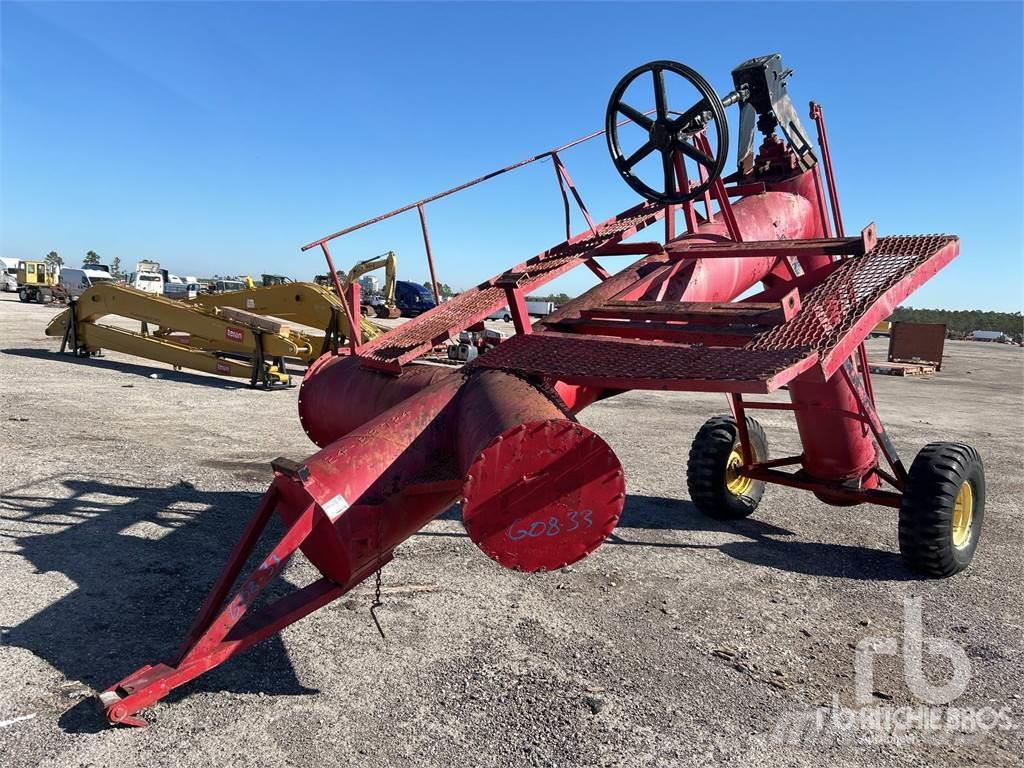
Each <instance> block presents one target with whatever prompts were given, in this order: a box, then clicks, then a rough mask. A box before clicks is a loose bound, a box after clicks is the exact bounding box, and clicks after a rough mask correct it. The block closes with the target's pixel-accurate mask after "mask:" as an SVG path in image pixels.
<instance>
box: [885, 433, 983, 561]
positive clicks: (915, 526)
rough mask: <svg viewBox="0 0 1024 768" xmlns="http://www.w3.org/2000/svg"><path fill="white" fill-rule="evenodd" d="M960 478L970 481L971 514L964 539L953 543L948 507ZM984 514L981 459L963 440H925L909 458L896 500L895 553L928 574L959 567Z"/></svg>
mask: <svg viewBox="0 0 1024 768" xmlns="http://www.w3.org/2000/svg"><path fill="white" fill-rule="evenodd" d="M964 482H968V483H970V485H971V491H972V494H973V500H974V509H973V516H972V519H971V523H970V526H971V527H970V531H969V534H968V539H967V541H966V542H965V543H964V544H963V545H962V546H960V547H956V546H954V544H953V510H954V506H955V504H956V499H957V495H958V494H959V492H960V487H961V486H962V485H963V483H964ZM984 518H985V465H984V464H983V463H982V461H981V456H979V455H978V452H977V451H976V450H974V449H973V448H972V447H971V446H969V445H964V444H963V443H929V444H928V445H926V446H925V447H924V448H922V449H921V451H920V453H918V454H917V456H916V457H915V458H914V463H913V464H911V466H910V471H909V472H908V473H907V487H906V489H905V490H904V492H903V502H902V503H901V505H900V523H899V538H900V553H901V554H902V555H903V559H904V560H905V561H906V563H907V565H909V566H910V567H911V568H913V569H914V570H915V571H918V572H919V573H923V574H924V575H926V576H931V577H932V578H946V577H947V576H952V575H953V574H955V573H959V572H960V571H962V570H963V569H964V568H966V567H967V566H968V565H970V563H971V559H972V558H973V557H974V550H975V549H977V547H978V539H979V538H980V536H981V526H982V522H983V520H984Z"/></svg>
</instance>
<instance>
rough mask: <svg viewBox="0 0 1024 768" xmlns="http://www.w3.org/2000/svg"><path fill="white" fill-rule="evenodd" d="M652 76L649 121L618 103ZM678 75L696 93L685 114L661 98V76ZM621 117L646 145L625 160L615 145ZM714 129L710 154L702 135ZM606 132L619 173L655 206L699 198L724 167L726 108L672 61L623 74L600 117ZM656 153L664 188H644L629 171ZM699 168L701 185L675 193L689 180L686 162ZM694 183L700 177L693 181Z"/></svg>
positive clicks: (699, 80)
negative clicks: (702, 175)
mask: <svg viewBox="0 0 1024 768" xmlns="http://www.w3.org/2000/svg"><path fill="white" fill-rule="evenodd" d="M648 72H649V73H651V75H652V78H653V80H654V104H655V114H654V115H653V116H648V115H646V114H644V113H643V112H641V111H640V110H638V109H636V108H634V107H631V106H630V105H628V104H626V103H625V102H624V101H623V100H622V99H623V96H624V95H625V93H626V89H627V88H629V86H630V85H632V84H633V81H634V80H636V79H637V78H638V77H640V76H641V75H644V74H647V73H648ZM666 72H671V73H674V74H676V75H679V76H680V77H682V78H683V79H684V80H686V81H687V82H688V83H690V85H692V86H693V87H694V88H696V89H697V91H698V92H699V93H700V99H699V100H698V101H697V103H695V104H694V105H693V106H692V107H690V108H689V109H687V110H686V111H685V112H675V111H673V110H670V109H669V106H668V103H667V102H668V98H667V96H666V94H665V73H666ZM620 115H622V116H625V117H627V118H629V119H630V120H632V121H633V122H634V123H636V124H637V125H638V126H640V127H641V128H642V129H644V130H645V131H647V141H645V142H644V143H643V144H642V145H641V146H640V147H639V148H638V149H636V150H634V151H633V152H632V153H631V154H629V155H625V154H624V153H623V151H622V147H621V146H620V144H619V120H620ZM712 124H713V125H714V131H715V136H716V139H717V148H716V149H714V150H712V149H711V146H710V143H709V142H708V141H707V138H706V136H705V131H708V130H710V129H711V127H712ZM605 133H606V135H607V137H608V151H609V152H611V155H612V162H613V163H615V168H616V169H617V170H618V172H619V174H620V175H621V176H622V178H623V179H625V181H626V183H627V184H629V186H631V187H632V188H633V189H635V190H636V191H637V192H639V193H640V194H641V195H642V196H643V197H645V198H647V199H648V200H652V201H654V202H658V203H665V204H669V205H676V204H678V203H685V202H687V201H688V200H693V199H695V198H697V197H700V196H701V195H703V194H704V192H705V191H706V190H707V189H708V188H709V187H710V186H711V185H712V183H714V181H715V179H717V178H718V177H719V176H720V175H721V173H722V169H723V168H724V167H725V159H726V156H727V155H728V153H729V125H728V123H727V122H726V119H725V107H724V106H723V104H722V100H721V99H719V98H718V95H717V94H716V93H715V90H714V89H713V88H712V87H711V86H710V85H709V84H708V81H707V80H705V79H704V78H703V77H701V76H700V75H699V74H698V73H697V72H695V71H694V70H692V69H690V68H689V67H687V66H685V65H683V64H679V63H678V62H675V61H652V62H649V63H647V64H644V65H642V66H639V67H637V68H636V69H634V70H633V71H632V72H629V73H628V74H626V76H625V77H623V78H622V79H621V80H620V81H619V84H618V85H616V86H615V90H613V91H612V96H611V99H609V101H608V111H607V112H606V113H605ZM655 151H657V152H660V153H661V168H662V176H663V182H662V186H663V188H660V189H659V188H656V187H652V186H649V185H648V184H646V183H645V182H644V181H642V180H641V179H640V177H639V176H637V175H636V174H635V173H634V172H633V168H634V166H636V164H637V163H639V162H640V161H641V160H643V159H644V158H645V157H647V156H648V155H650V154H651V153H652V152H655ZM684 158H689V159H691V160H692V161H694V162H695V163H697V164H698V165H700V166H701V167H702V168H703V170H704V172H705V174H706V177H705V178H704V180H703V181H701V182H699V183H697V184H696V185H695V186H694V185H692V184H691V185H688V186H690V188H689V189H680V188H679V186H680V184H679V183H677V180H680V179H683V178H688V177H687V176H686V170H685V167H686V166H685V162H686V161H685V159H684ZM698 178H699V177H698Z"/></svg>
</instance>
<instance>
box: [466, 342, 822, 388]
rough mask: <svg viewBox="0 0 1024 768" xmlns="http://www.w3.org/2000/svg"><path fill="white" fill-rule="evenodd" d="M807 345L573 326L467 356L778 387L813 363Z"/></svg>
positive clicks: (522, 369)
mask: <svg viewBox="0 0 1024 768" xmlns="http://www.w3.org/2000/svg"><path fill="white" fill-rule="evenodd" d="M817 360H818V353H817V352H815V351H814V350H813V349H810V348H808V347H804V348H800V349H783V350H750V349H740V348H736V347H705V346H702V345H693V344H671V343H666V342H661V341H644V340H640V339H616V338H610V337H605V336H584V335H580V334H573V333H551V332H549V333H534V334H529V335H526V336H513V337H512V338H511V339H509V340H508V341H504V342H502V343H501V344H499V345H498V346H497V347H495V348H494V349H491V350H489V351H488V352H487V353H486V354H484V355H481V356H480V357H479V358H477V360H476V361H474V362H473V363H471V364H470V366H469V368H471V369H472V368H498V369H502V370H509V371H515V372H517V373H521V374H527V375H531V374H532V375H537V376H544V377H548V378H551V379H555V380H557V381H564V382H566V383H568V384H589V385H593V386H600V387H607V388H609V389H655V390H659V389H660V390H674V391H690V392H742V393H754V394H764V393H768V392H773V391H775V390H776V389H778V388H779V387H781V386H782V385H784V384H786V383H787V382H789V381H791V380H792V379H793V378H795V377H796V376H799V375H800V374H801V373H803V372H804V371H806V370H807V369H809V368H811V367H812V366H813V365H814V364H815V363H816V362H817Z"/></svg>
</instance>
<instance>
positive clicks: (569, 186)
mask: <svg viewBox="0 0 1024 768" xmlns="http://www.w3.org/2000/svg"><path fill="white" fill-rule="evenodd" d="M652 112H654V110H653V109H651V110H648V111H647V112H645V113H644V114H648V115H649V114H651V113H652ZM629 122H632V121H631V120H623V121H622V122H620V123H619V126H623V125H625V124H626V123H629ZM603 134H604V130H600V131H594V132H593V133H588V134H587V135H586V136H581V137H580V138H578V139H575V140H573V141H570V142H569V143H567V144H563V145H562V146H560V147H555V148H554V149H549V150H548V151H547V152H541V153H540V154H539V155H534V156H533V157H528V158H527V159H525V160H520V161H519V162H518V163H513V164H512V165H507V166H505V167H504V168H499V169H498V170H496V171H491V172H490V173H487V174H484V175H483V176H479V177H477V178H475V179H472V180H470V181H467V182H465V183H463V184H459V185H458V186H455V187H452V188H451V189H446V190H444V191H443V192H438V193H437V194H435V195H430V196H429V197H424V198H423V199H421V200H417V201H416V202H413V203H409V204H407V205H403V206H402V207H401V208H396V209H395V210H393V211H388V212H387V213H382V214H381V215H380V216H374V217H373V218H372V219H367V220H366V221H361V222H359V223H358V224H353V225H351V226H348V227H345V228H344V229H339V230H338V231H337V232H332V233H331V234H329V235H325V236H324V237H321V238H320V239H319V240H314V241H313V242H311V243H306V244H305V245H304V246H302V250H303V251H308V250H309V249H311V248H316V247H319V248H320V249H321V250H322V251H323V253H324V256H325V257H326V258H327V268H328V270H330V273H331V276H332V279H333V280H334V284H335V290H336V291H337V292H338V297H339V298H340V299H341V300H342V302H344V301H345V297H344V295H343V294H342V290H341V284H340V282H339V281H338V279H337V277H336V274H335V269H334V264H333V262H332V261H331V258H330V252H329V251H328V249H327V243H329V242H330V241H331V240H334V239H336V238H339V237H344V236H345V235H348V234H351V233H352V232H355V231H357V230H360V229H363V228H364V227H368V226H370V225H371V224H378V223H380V222H382V221H385V220H387V219H390V218H392V217H394V216H398V215H399V214H401V213H406V212H407V211H411V210H413V209H415V210H416V211H417V212H418V213H419V218H420V230H421V231H422V233H423V250H424V251H425V252H426V256H427V267H428V268H429V270H430V283H431V285H432V287H433V292H434V300H435V301H436V302H437V303H439V304H440V302H441V297H440V294H439V292H438V289H437V274H436V271H435V269H434V255H433V252H432V250H431V248H430V232H429V231H428V229H427V218H426V213H425V212H424V207H425V206H426V205H427V204H428V203H432V202H434V201H435V200H440V199H441V198H444V197H448V196H449V195H454V194H455V193H456V192H461V191H462V190H464V189H469V188H470V187H475V186H476V185H477V184H482V183H483V182H485V181H490V180H491V179H493V178H496V177H498V176H501V175H503V174H506V173H508V172H510V171H514V170H516V169H518V168H523V167H525V166H527V165H530V164H532V163H536V162H537V161H538V160H545V159H547V158H551V160H552V163H553V164H554V166H555V176H556V178H557V180H558V190H559V193H560V194H561V196H562V203H563V205H564V207H565V232H566V239H569V237H570V236H571V231H570V209H569V194H568V193H567V191H566V190H568V192H569V193H571V194H572V197H573V200H575V202H576V205H577V207H578V208H579V210H580V213H582V214H583V218H584V219H586V222H587V226H588V227H590V229H591V231H593V230H594V222H593V221H592V220H591V218H590V213H589V211H587V207H586V205H584V203H583V198H582V197H581V196H580V193H579V191H578V190H577V189H576V185H575V184H573V182H572V178H571V177H570V176H569V171H568V170H567V169H566V167H565V164H564V163H563V162H562V159H561V158H560V157H559V156H558V153H560V152H564V151H565V150H567V149H572V148H573V147H575V146H577V145H579V144H583V143H584V142H587V141H590V140H591V139H595V138H597V137H598V136H601V135H603ZM348 319H349V320H350V322H351V320H352V318H351V317H350V318H348ZM352 327H355V326H352Z"/></svg>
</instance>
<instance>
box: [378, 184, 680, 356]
mask: <svg viewBox="0 0 1024 768" xmlns="http://www.w3.org/2000/svg"><path fill="white" fill-rule="evenodd" d="M663 214H664V211H663V210H662V209H661V207H660V206H656V205H653V204H651V203H644V204H642V205H638V206H636V207H635V208H631V209H630V210H628V211H626V212H625V213H622V214H619V215H618V216H616V217H615V218H614V219H610V220H608V221H606V222H603V223H602V224H599V225H598V226H597V235H589V236H581V237H580V239H577V240H570V241H568V242H565V243H562V244H560V245H557V246H555V247H554V248H552V249H550V250H548V251H545V252H544V253H541V254H539V255H537V256H534V257H533V258H532V259H530V260H529V261H527V262H525V263H523V264H519V265H517V266H515V267H513V268H512V269H510V270H508V271H507V272H505V273H503V275H512V274H521V273H526V274H525V277H523V278H522V279H521V280H520V286H521V288H522V290H523V293H524V295H525V294H526V293H527V292H529V291H531V290H534V289H536V288H538V287H540V286H542V285H544V284H545V283H547V282H550V281H551V280H553V279H554V278H556V277H558V276H559V275H560V274H562V273H564V272H567V271H568V270H570V269H572V268H573V267H575V266H578V265H579V264H581V263H582V262H583V261H584V260H586V259H587V258H588V257H589V256H591V255H592V254H593V252H594V251H595V250H596V249H598V248H600V247H601V246H603V245H607V244H609V243H617V242H620V241H622V240H624V239H625V238H627V237H629V236H631V235H633V234H634V233H636V232H638V231H639V230H641V229H643V228H644V227H647V226H650V225H651V224H653V223H655V222H656V221H657V220H658V219H660V218H661V217H662V215H663ZM501 277H502V275H499V276H498V277H495V278H494V279H493V280H491V281H490V282H488V283H483V284H481V285H479V286H477V287H476V288H471V289H470V290H468V291H464V292H463V293H460V294H459V295H458V296H456V297H455V298H453V299H452V300H451V301H448V302H446V303H444V304H442V305H441V306H439V307H436V308H434V309H432V310H430V311H429V312H425V313H424V314H422V315H420V316H419V317H416V318H413V319H412V320H410V321H409V322H407V323H405V324H403V325H401V326H399V327H398V328H396V329H394V330H393V331H389V332H388V333H386V334H384V335H383V336H380V337H378V338H377V339H374V340H373V341H371V342H369V343H367V344H365V345H363V346H362V347H361V348H360V349H359V356H360V358H362V360H363V365H366V366H369V367H373V368H379V369H384V370H389V371H394V372H397V371H398V370H400V368H401V366H402V365H403V364H405V363H407V362H409V361H411V360H414V359H415V358H417V357H419V356H420V355H422V354H424V353H425V352H429V351H430V350H431V349H432V348H433V347H435V346H437V345H438V344H443V343H444V342H445V341H447V340H448V339H449V338H451V336H452V335H453V334H454V333H457V332H458V331H461V330H464V329H465V328H467V327H469V326H470V325H472V324H473V323H476V322H479V321H480V320H483V319H484V318H485V317H487V316H488V315H489V314H491V313H492V312H495V311H497V310H498V309H500V308H501V307H503V306H505V304H506V303H507V299H506V297H505V290H504V289H503V288H501V287H499V286H497V285H496V283H497V282H498V280H499V279H500V278H501Z"/></svg>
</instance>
